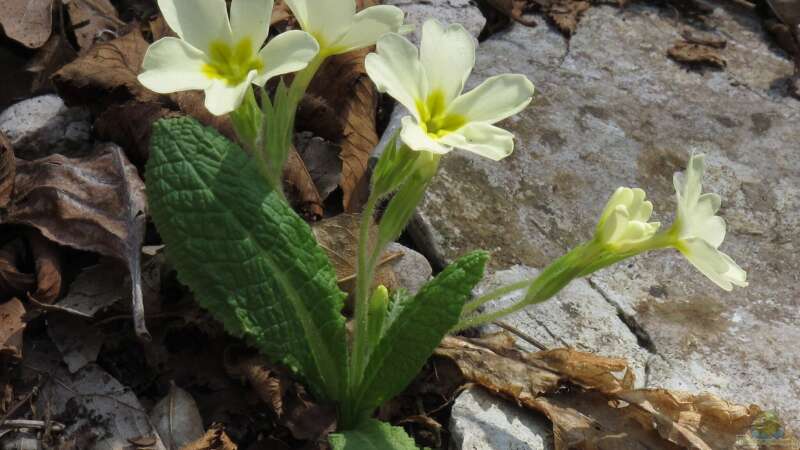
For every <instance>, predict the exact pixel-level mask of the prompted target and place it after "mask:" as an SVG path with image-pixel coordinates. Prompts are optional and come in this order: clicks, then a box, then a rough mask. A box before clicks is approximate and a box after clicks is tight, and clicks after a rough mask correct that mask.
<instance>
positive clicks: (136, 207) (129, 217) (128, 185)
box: [5, 144, 146, 336]
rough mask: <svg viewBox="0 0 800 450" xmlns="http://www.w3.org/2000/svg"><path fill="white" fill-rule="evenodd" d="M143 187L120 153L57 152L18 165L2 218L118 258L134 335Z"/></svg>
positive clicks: (110, 148)
mask: <svg viewBox="0 0 800 450" xmlns="http://www.w3.org/2000/svg"><path fill="white" fill-rule="evenodd" d="M145 206H146V201H145V194H144V183H143V182H142V180H141V179H140V178H139V175H138V173H137V171H136V168H135V167H134V166H133V165H132V164H131V163H130V162H128V161H127V159H126V158H125V155H124V154H123V153H122V150H121V149H120V148H119V147H117V146H116V145H113V144H102V145H98V146H97V147H95V149H94V150H93V152H92V154H90V155H88V156H86V157H82V158H67V157H65V156H63V155H59V154H55V155H51V156H48V157H46V158H41V159H38V160H34V161H22V160H20V161H18V166H17V176H16V180H15V188H14V198H13V199H12V201H11V203H10V204H9V208H8V214H7V215H6V217H5V220H6V221H7V222H8V223H18V224H25V225H30V226H33V227H35V228H37V229H38V230H39V231H41V233H42V234H43V235H44V236H45V237H47V238H48V239H50V240H52V241H55V242H57V243H59V244H61V245H67V246H70V247H75V248H78V249H81V250H89V251H93V252H97V253H100V254H101V255H106V256H110V257H112V258H116V259H117V260H119V261H122V262H123V263H125V264H126V265H127V267H128V270H129V271H130V273H131V280H132V282H131V284H132V297H133V303H134V316H135V317H136V319H137V321H136V323H135V326H136V329H137V332H138V333H140V335H142V336H145V335H146V330H145V327H144V322H143V314H142V315H141V317H140V316H139V315H138V314H137V313H138V312H139V311H141V309H142V289H141V273H140V272H141V268H140V256H141V252H140V249H141V244H142V240H143V238H144V230H145V215H144V212H145Z"/></svg>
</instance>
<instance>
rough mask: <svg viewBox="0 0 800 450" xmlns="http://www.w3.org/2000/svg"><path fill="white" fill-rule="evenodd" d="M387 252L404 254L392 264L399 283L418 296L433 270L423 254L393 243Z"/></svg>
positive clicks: (387, 248)
mask: <svg viewBox="0 0 800 450" xmlns="http://www.w3.org/2000/svg"><path fill="white" fill-rule="evenodd" d="M386 251H387V252H402V253H403V256H401V257H399V258H397V259H395V260H393V261H392V262H391V264H392V269H393V270H394V273H395V275H396V276H397V283H398V285H400V287H402V288H404V289H406V290H407V291H408V292H409V293H411V294H416V293H417V292H418V291H419V290H420V288H422V285H424V284H425V283H427V282H428V280H430V279H431V275H432V274H433V269H432V268H431V264H430V263H429V262H428V259H427V258H425V256H423V255H422V253H420V252H418V251H416V250H413V249H410V248H408V247H406V246H405V245H402V244H398V243H397V242H392V243H391V244H389V245H388V246H387V247H386Z"/></svg>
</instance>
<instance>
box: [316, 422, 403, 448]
mask: <svg viewBox="0 0 800 450" xmlns="http://www.w3.org/2000/svg"><path fill="white" fill-rule="evenodd" d="M330 443H331V446H332V447H333V450H417V444H416V443H415V442H414V439H412V438H411V437H409V436H408V434H406V432H405V430H403V429H402V428H400V427H393V426H391V425H389V424H388V423H385V422H380V421H378V420H372V419H370V420H365V421H364V422H362V423H361V424H359V426H358V427H357V428H356V429H354V430H350V431H345V432H342V433H335V434H331V435H330Z"/></svg>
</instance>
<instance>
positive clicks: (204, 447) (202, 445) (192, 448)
mask: <svg viewBox="0 0 800 450" xmlns="http://www.w3.org/2000/svg"><path fill="white" fill-rule="evenodd" d="M237 449H238V447H237V446H236V444H234V443H233V441H232V440H231V438H229V437H228V435H227V434H225V427H224V426H223V425H222V424H221V423H215V424H213V425H211V428H209V429H208V431H206V434H205V435H204V436H203V437H201V438H200V439H198V440H196V441H194V442H192V443H191V444H189V445H187V446H185V447H183V448H181V450H237Z"/></svg>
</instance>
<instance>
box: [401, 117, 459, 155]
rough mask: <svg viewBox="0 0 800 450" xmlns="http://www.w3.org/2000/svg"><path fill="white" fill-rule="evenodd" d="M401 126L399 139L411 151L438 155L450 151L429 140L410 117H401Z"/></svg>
mask: <svg viewBox="0 0 800 450" xmlns="http://www.w3.org/2000/svg"><path fill="white" fill-rule="evenodd" d="M402 124H403V129H402V130H400V139H402V140H403V142H404V143H405V144H406V145H408V146H409V147H410V148H411V150H416V151H429V152H432V153H438V154H444V153H447V152H449V151H450V150H452V149H450V148H447V147H445V146H444V145H441V144H439V143H438V142H436V141H434V140H433V139H431V138H430V136H428V134H427V133H426V132H425V130H423V129H422V128H421V127H420V126H419V124H418V123H417V122H416V120H414V118H412V117H411V116H405V117H403V119H402Z"/></svg>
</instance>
